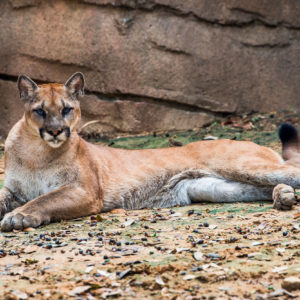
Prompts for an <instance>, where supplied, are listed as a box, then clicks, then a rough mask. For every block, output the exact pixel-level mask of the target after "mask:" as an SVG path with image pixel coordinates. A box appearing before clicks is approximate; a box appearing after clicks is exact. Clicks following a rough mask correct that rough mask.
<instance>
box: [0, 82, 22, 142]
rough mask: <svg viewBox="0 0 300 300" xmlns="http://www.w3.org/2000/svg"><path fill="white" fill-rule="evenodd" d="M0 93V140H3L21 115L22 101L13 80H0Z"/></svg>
mask: <svg viewBox="0 0 300 300" xmlns="http://www.w3.org/2000/svg"><path fill="white" fill-rule="evenodd" d="M0 95H1V98H0V105H1V109H0V120H1V122H0V140H3V139H4V138H5V137H6V135H7V133H8V131H9V130H10V129H11V127H12V126H13V125H14V124H15V123H16V122H17V121H18V120H19V119H20V118H21V116H22V115H23V103H22V102H21V100H20V98H19V95H18V91H17V85H16V83H15V82H11V81H4V80H0Z"/></svg>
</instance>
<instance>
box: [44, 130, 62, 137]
mask: <svg viewBox="0 0 300 300" xmlns="http://www.w3.org/2000/svg"><path fill="white" fill-rule="evenodd" d="M47 132H48V133H49V134H51V135H52V136H54V137H57V136H58V135H60V134H61V133H62V132H63V130H62V129H59V130H47Z"/></svg>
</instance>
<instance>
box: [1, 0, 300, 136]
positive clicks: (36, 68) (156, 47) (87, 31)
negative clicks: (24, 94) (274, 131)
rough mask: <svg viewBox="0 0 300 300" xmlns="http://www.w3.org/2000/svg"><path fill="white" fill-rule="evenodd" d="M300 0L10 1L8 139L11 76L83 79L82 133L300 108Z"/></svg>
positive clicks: (5, 31)
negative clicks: (77, 75)
mask: <svg viewBox="0 0 300 300" xmlns="http://www.w3.org/2000/svg"><path fill="white" fill-rule="evenodd" d="M299 15H300V1H295V0H273V1H269V0H251V1H249V0H224V1H219V0H185V1H182V0H148V1H147V0H115V1H113V0H81V1H79V0H78V1H67V0H66V1H62V0H57V1H53V0H49V1H41V0H3V1H1V2H0V45H1V47H0V95H1V98H0V104H1V106H0V119H1V123H0V136H6V134H7V132H8V129H9V128H10V127H11V124H13V123H14V122H15V121H16V120H17V119H18V117H19V116H20V115H21V114H22V105H21V103H20V101H19V100H18V97H17V93H16V87H15V82H16V80H17V76H18V75H19V74H21V73H24V74H27V75H29V76H30V77H32V78H33V79H35V80H37V81H39V82H49V81H50V82H53V81H56V82H65V80H66V79H67V78H68V77H69V76H70V75H71V74H72V73H74V72H76V71H81V72H83V73H84V74H85V77H86V82H87V85H86V97H85V98H84V99H83V100H82V111H83V122H88V121H94V120H95V122H94V123H93V124H92V125H90V126H88V127H86V130H90V131H94V132H98V133H103V134H122V133H129V134H131V133H132V134H133V133H141V132H145V131H147V132H151V131H157V130H172V129H178V130H181V129H182V130H185V129H191V128H197V127H201V126H203V125H205V124H207V123H209V122H211V121H212V120H214V118H216V117H220V116H223V115H224V114H229V113H242V112H249V111H261V112H265V111H271V110H282V109H288V110H289V109H293V110H295V111H300V101H299V100H300V99H299V95H300V84H299V82H300V72H299V70H300V18H299Z"/></svg>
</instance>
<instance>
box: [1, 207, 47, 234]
mask: <svg viewBox="0 0 300 300" xmlns="http://www.w3.org/2000/svg"><path fill="white" fill-rule="evenodd" d="M45 221H47V220H43V219H42V218H41V216H39V214H28V213H24V212H21V211H18V209H15V210H14V211H12V212H10V213H8V214H6V215H5V216H4V218H3V220H2V222H1V231H12V230H13V229H17V230H23V229H24V228H27V227H38V226H39V225H41V224H42V223H49V222H45Z"/></svg>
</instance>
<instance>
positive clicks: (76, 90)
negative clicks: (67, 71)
mask: <svg viewBox="0 0 300 300" xmlns="http://www.w3.org/2000/svg"><path fill="white" fill-rule="evenodd" d="M65 87H66V89H67V91H68V92H69V93H70V94H71V96H74V97H75V98H77V97H78V96H83V95H84V77H83V74H82V73H80V72H77V73H75V74H73V75H72V76H71V77H70V78H69V79H68V80H67V82H66V84H65Z"/></svg>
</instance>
